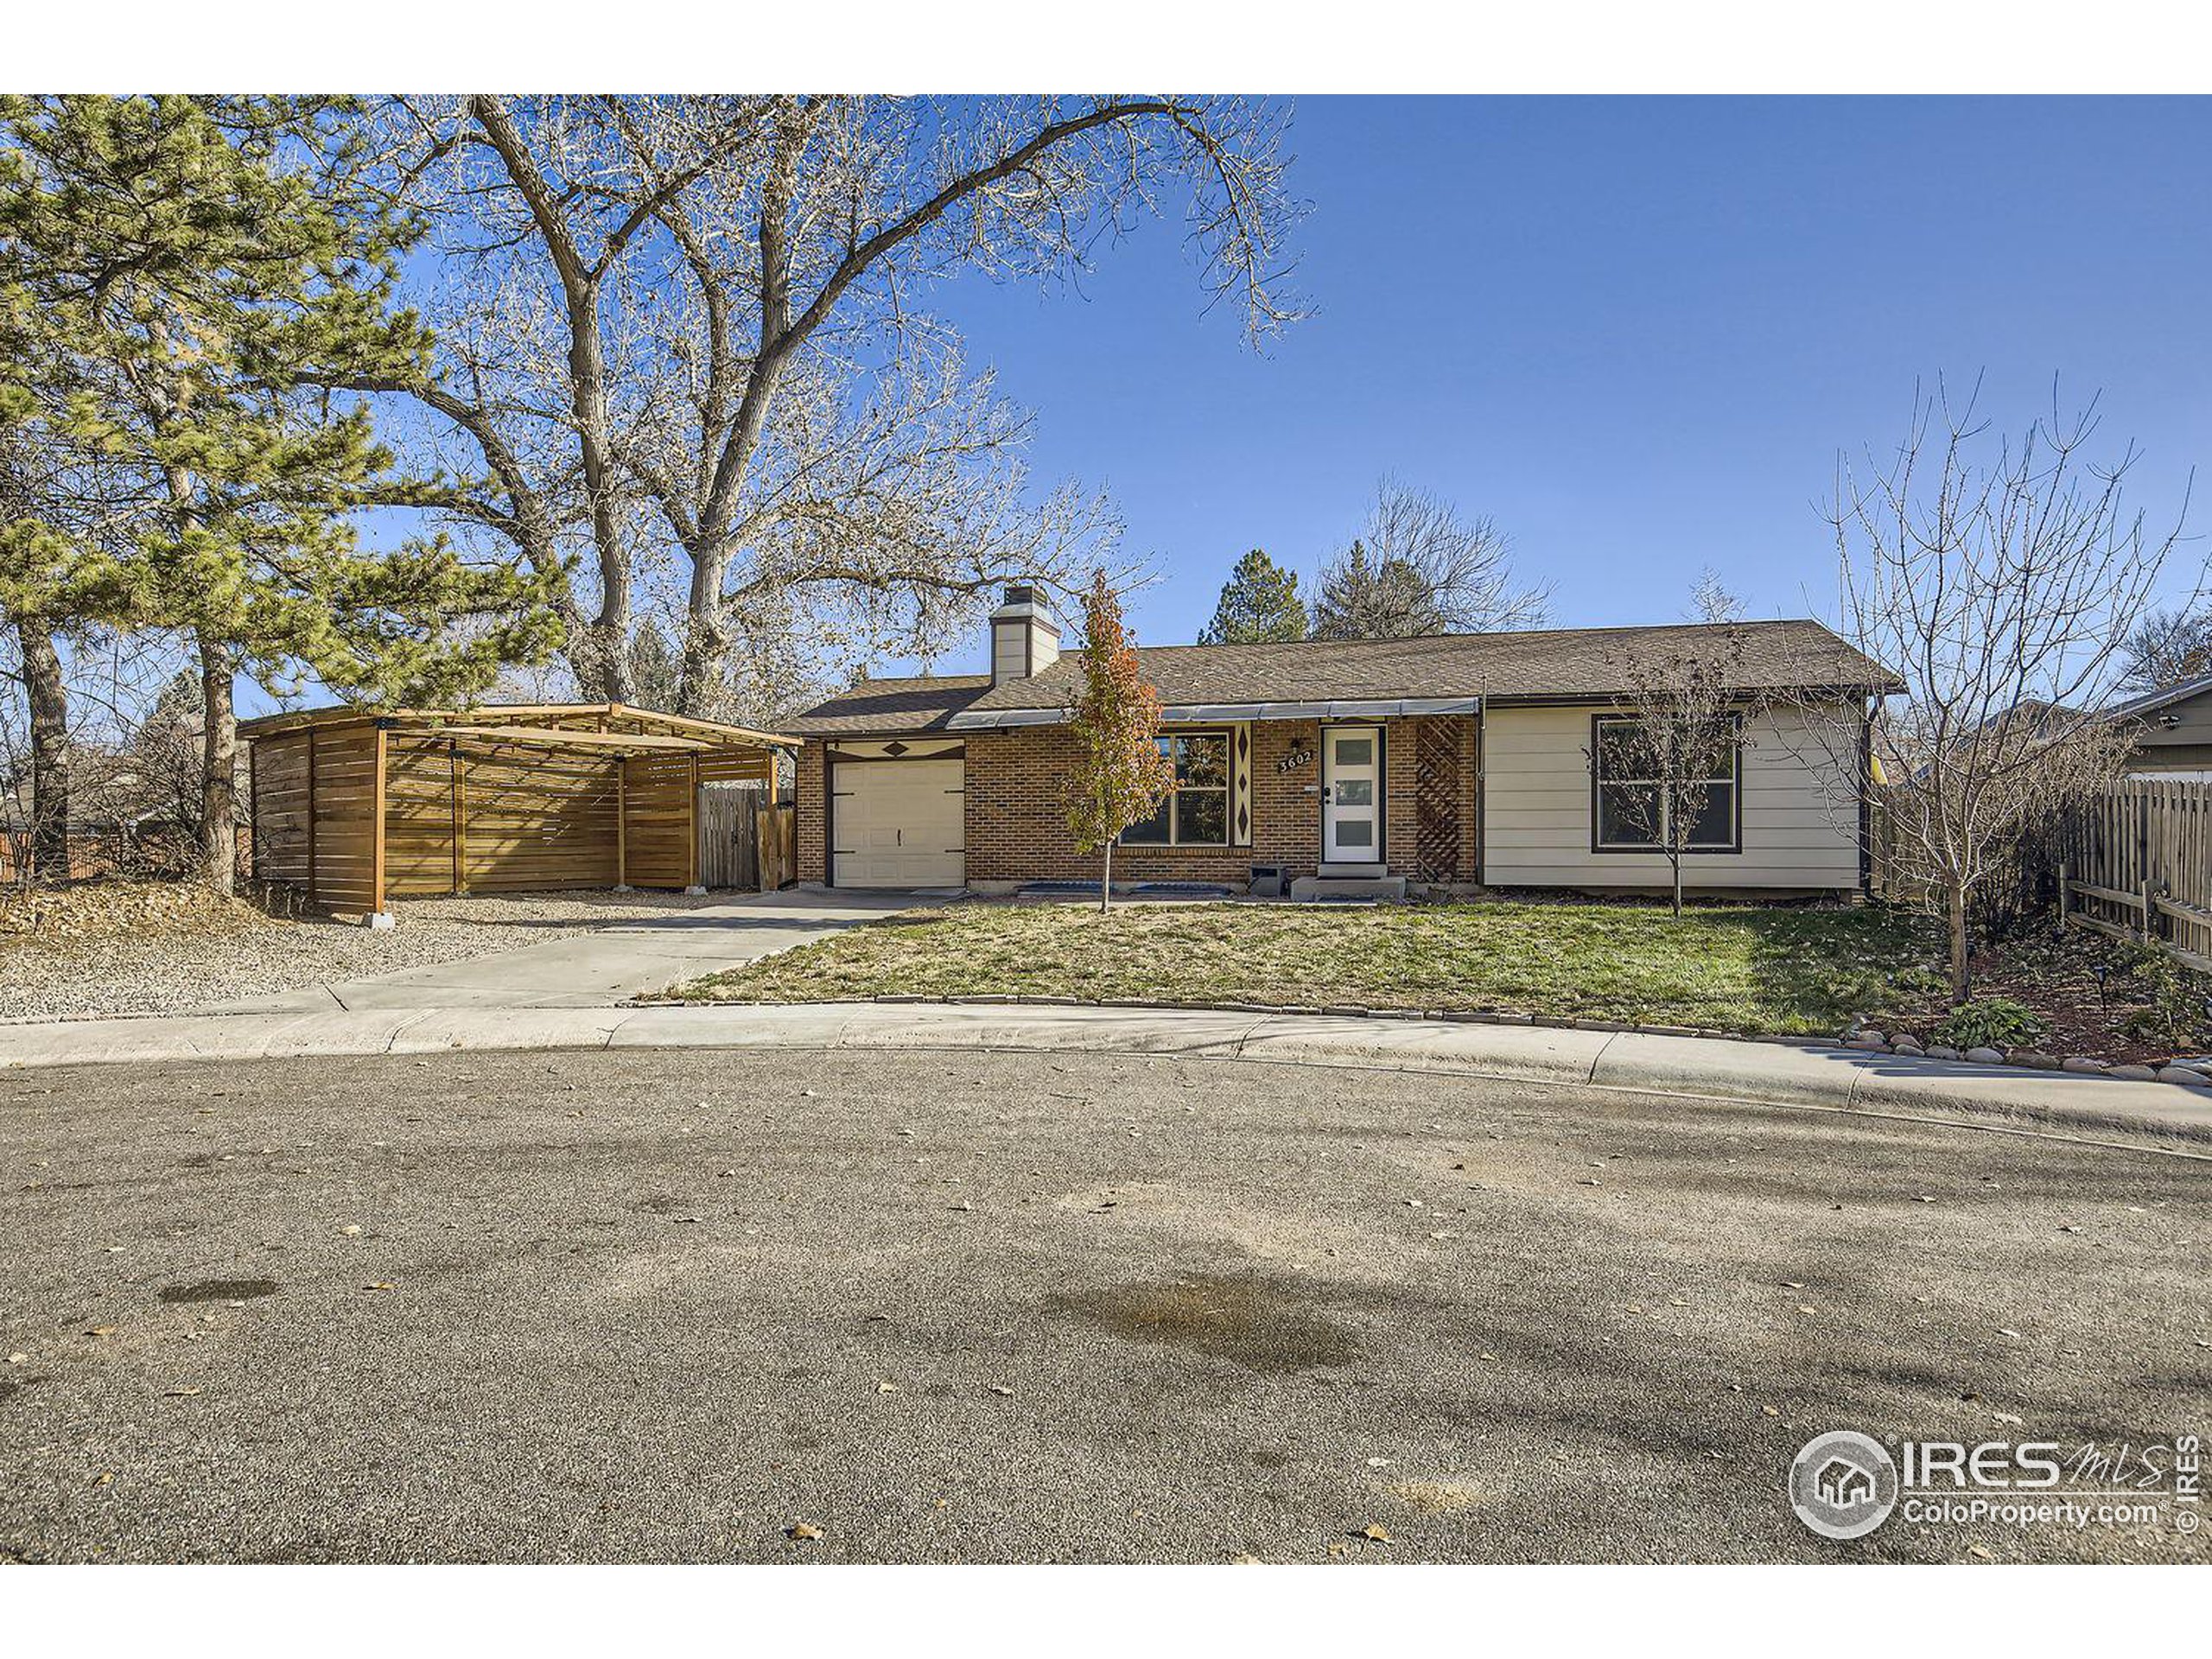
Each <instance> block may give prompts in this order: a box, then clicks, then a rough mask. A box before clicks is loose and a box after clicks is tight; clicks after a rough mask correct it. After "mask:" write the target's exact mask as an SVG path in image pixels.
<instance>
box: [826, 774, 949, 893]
mask: <svg viewBox="0 0 2212 1659" xmlns="http://www.w3.org/2000/svg"><path fill="white" fill-rule="evenodd" d="M830 777H831V779H832V788H831V792H830V798H829V833H830V836H831V837H832V839H831V841H830V843H829V851H830V857H831V860H832V863H831V865H830V877H829V879H830V880H831V881H832V882H834V883H835V884H836V886H838V887H959V886H960V885H961V884H962V883H963V881H964V880H966V874H965V872H966V866H967V859H966V857H965V855H963V851H962V847H963V836H962V834H961V829H962V822H961V820H962V810H961V803H962V799H963V797H962V794H961V782H962V779H961V763H960V762H959V761H957V760H861V761H854V760H840V761H838V762H837V763H836V766H833V767H832V768H831V769H830Z"/></svg>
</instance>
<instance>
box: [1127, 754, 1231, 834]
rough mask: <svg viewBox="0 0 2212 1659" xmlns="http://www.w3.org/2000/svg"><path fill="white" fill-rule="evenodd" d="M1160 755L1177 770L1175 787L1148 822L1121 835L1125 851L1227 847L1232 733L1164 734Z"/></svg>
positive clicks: (1141, 822) (1139, 821) (1138, 824)
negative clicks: (1128, 848) (1130, 849)
mask: <svg viewBox="0 0 2212 1659" xmlns="http://www.w3.org/2000/svg"><path fill="white" fill-rule="evenodd" d="M1158 741H1159V743H1160V753H1162V754H1164V755H1166V757H1167V759H1168V760H1169V761H1170V762H1171V763H1172V764H1173V766H1174V768H1175V787H1174V788H1173V789H1172V790H1170V791H1168V792H1167V793H1166V795H1165V796H1163V797H1162V798H1160V804H1159V806H1158V807H1156V808H1154V810H1153V814H1152V816H1151V817H1148V818H1140V819H1138V820H1137V822H1136V823H1133V824H1131V825H1130V826H1129V827H1128V829H1124V830H1122V833H1121V836H1119V838H1118V839H1119V843H1120V844H1121V845H1122V846H1124V847H1226V846H1228V845H1229V734H1228V733H1227V732H1164V733H1162V734H1160V738H1159V740H1158Z"/></svg>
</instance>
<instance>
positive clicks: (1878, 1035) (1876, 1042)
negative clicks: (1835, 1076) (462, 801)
mask: <svg viewBox="0 0 2212 1659" xmlns="http://www.w3.org/2000/svg"><path fill="white" fill-rule="evenodd" d="M1844 1046H1845V1047H1846V1048H1855V1049H1859V1050H1861V1051H1862V1052H1866V1053H1869V1054H1897V1055H1902V1056H1904V1058H1909V1059H1919V1060H1951V1061H1957V1062H1960V1063H1961V1064H1964V1065H2018V1066H2025V1067H2027V1068H2029V1069H2030V1070H2031V1071H2073V1072H2078V1073H2080V1074H2082V1075H2083V1076H2086V1077H2111V1078H2113V1079H2115V1080H2116V1081H2119V1082H2121V1083H2172V1084H2180V1085H2181V1086H2182V1087H2183V1088H2185V1089H2212V1066H2206V1065H2155V1066H2154V1065H2113V1064H2111V1063H2110V1062H2109V1061H2107V1060H2100V1059H2095V1058H2092V1057H2091V1056H2089V1055H2087V1054H2069V1055H2068V1056H2066V1057H2065V1058H2060V1057H2059V1056H2057V1055H2056V1054H2047V1053H2045V1052H2044V1051H2043V1050H2041V1049H2037V1048H1969V1049H1967V1050H1965V1051H1964V1052H1961V1051H1960V1050H1958V1049H1955V1048H1953V1047H1951V1046H1948V1044H1944V1043H1930V1044H1929V1045H1927V1046H1925V1047H1923V1046H1922V1045H1921V1043H1920V1041H1919V1039H1916V1038H1914V1037H1910V1036H1899V1037H1896V1038H1891V1037H1889V1036H1887V1035H1885V1033H1882V1032H1879V1031H1877V1030H1876V1029H1874V1027H1872V1026H1861V1027H1859V1028H1858V1029H1857V1030H1855V1031H1853V1032H1852V1033H1850V1034H1849V1035H1848V1036H1847V1037H1846V1038H1845V1039H1844Z"/></svg>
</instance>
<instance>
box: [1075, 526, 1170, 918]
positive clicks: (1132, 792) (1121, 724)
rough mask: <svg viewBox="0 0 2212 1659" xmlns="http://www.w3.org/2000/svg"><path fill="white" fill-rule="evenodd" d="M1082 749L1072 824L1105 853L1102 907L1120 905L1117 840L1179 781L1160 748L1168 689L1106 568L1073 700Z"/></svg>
mask: <svg viewBox="0 0 2212 1659" xmlns="http://www.w3.org/2000/svg"><path fill="white" fill-rule="evenodd" d="M1068 726H1069V729H1070V733H1071V735H1072V737H1073V738H1074V741H1075V747H1076V758H1075V763H1074V765H1073V766H1071V767H1070V768H1069V770H1068V779H1067V785H1066V805H1067V814H1068V827H1069V828H1070V829H1072V830H1073V831H1074V832H1075V844H1076V847H1077V849H1078V850H1080V851H1082V852H1086V853H1097V854H1099V855H1101V860H1100V864H1099V870H1098V908H1099V909H1100V911H1102V912H1103V911H1105V910H1106V909H1108V908H1109V906H1110V905H1111V903H1112V899H1113V892H1114V842H1115V840H1116V837H1117V836H1120V835H1121V833H1122V831H1123V830H1124V829H1128V827H1129V826H1130V825H1131V824H1133V823H1136V822H1137V821H1138V820H1139V819H1141V818H1144V817H1149V816H1150V815H1151V813H1152V811H1153V809H1154V808H1155V807H1156V806H1158V805H1159V804H1160V800H1161V798H1163V797H1165V796H1166V793H1167V792H1168V791H1169V790H1170V789H1172V788H1173V786H1174V783H1175V772H1174V767H1173V764H1172V763H1171V762H1170V761H1169V760H1168V759H1167V757H1166V755H1165V754H1164V753H1161V752H1160V693H1159V692H1158V691H1157V690H1154V687H1153V686H1152V684H1151V683H1150V682H1148V681H1147V680H1146V678H1145V677H1144V671H1143V668H1142V666H1141V664H1140V662H1139V660H1138V658H1137V647H1136V640H1135V636H1134V635H1132V634H1131V633H1130V632H1129V628H1128V624H1127V623H1125V622H1124V621H1123V620H1122V601H1121V598H1120V596H1119V595H1118V594H1116V593H1115V591H1114V588H1113V586H1112V584H1111V583H1109V582H1108V581H1107V578H1106V573H1105V572H1104V571H1103V570H1096V571H1094V572H1092V574H1091V579H1090V591H1089V592H1088V593H1087V594H1084V598H1083V650H1082V653H1081V657H1080V659H1079V661H1078V663H1077V672H1076V677H1075V685H1074V687H1073V690H1072V691H1071V700H1070V702H1069V705H1068Z"/></svg>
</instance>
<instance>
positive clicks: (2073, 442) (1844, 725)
mask: <svg viewBox="0 0 2212 1659" xmlns="http://www.w3.org/2000/svg"><path fill="white" fill-rule="evenodd" d="M1977 390H1978V389H1977ZM1974 404H1975V398H1974V396H1969V397H1967V398H1966V399H1964V400H1963V402H1962V403H1961V404H1957V405H1955V404H1953V403H1952V401H1951V400H1950V398H1949V397H1948V395H1947V393H1946V391H1945V390H1944V388H1943V387H1942V385H1941V383H1940V382H1939V383H1938V385H1937V386H1936V390H1935V391H1934V392H1933V393H1928V392H1924V391H1916V393H1915V395H1914V399H1913V408H1912V415H1911V418H1910V423H1909V424H1908V427H1907V429H1906V434H1905V437H1904V442H1902V443H1900V444H1899V445H1898V446H1897V448H1895V449H1894V450H1891V451H1887V452H1879V453H1878V452H1872V451H1870V452H1869V453H1868V454H1867V456H1866V461H1865V463H1864V465H1863V467H1854V466H1853V464H1852V463H1851V462H1850V461H1849V460H1848V458H1846V459H1845V460H1843V461H1840V463H1839V467H1838V476H1837V482H1836V493H1835V498H1834V505H1833V507H1832V509H1831V512H1830V517H1831V520H1832V522H1833V524H1834V530H1835V536H1836V546H1837V551H1838V556H1839V574H1840V584H1841V588H1842V594H1841V611H1842V615H1841V620H1840V632H1842V633H1843V635H1844V637H1845V638H1846V639H1848V640H1850V641H1851V643H1853V645H1856V646H1857V647H1858V648H1859V652H1861V653H1862V654H1863V655H1864V656H1866V658H1870V659H1872V661H1873V662H1874V663H1877V664H1880V665H1881V666H1882V667H1884V668H1885V669H1886V670H1888V671H1891V672H1893V673H1894V674H1896V675H1897V677H1899V678H1900V679H1901V680H1902V681H1903V683H1904V691H1903V693H1902V694H1901V695H1900V696H1897V698H1896V700H1895V701H1894V702H1891V703H1890V704H1889V706H1888V707H1887V708H1886V709H1884V711H1883V713H1882V715H1881V721H1880V729H1879V741H1880V742H1881V744H1882V747H1883V752H1884V755H1885V769H1889V770H1892V771H1893V772H1895V773H1897V774H1898V775H1895V776H1892V778H1891V783H1890V786H1889V787H1888V788H1887V789H1886V790H1885V791H1883V793H1882V796H1881V806H1882V810H1883V812H1884V815H1885V819H1886V829H1885V846H1886V847H1887V848H1888V849H1890V851H1891V853H1892V854H1893V855H1894V856H1895V858H1896V860H1897V872H1896V873H1897V876H1898V877H1899V878H1900V880H1899V881H1898V883H1897V886H1898V887H1899V890H1900V891H1902V892H1904V893H1924V894H1925V895H1927V899H1926V902H1928V903H1929V905H1930V906H1931V908H1933V909H1934V910H1935V911H1936V912H1937V913H1939V914H1940V915H1941V916H1942V918H1943V922H1944V925H1945V930H1946V933H1947V935H1948V944H1947V953H1948V963H1949V977H1950V990H1951V995H1952V997H1953V999H1954V1000H1955V1001H1961V1002H1963V1001H1966V1000H1967V997H1968V996H1969V995H1971V993H1972V990H1973V982H1974V981H1973V948H1972V947H1973V941H1972V938H1971V930H1970V927H1969V922H1968V918H1969V915H1970V912H1971V907H1972V906H1973V904H1974V900H1975V898H1976V895H1977V893H1979V892H1980V889H1981V888H1982V887H1983V886H1984V884H1985V883H1986V882H1987V881H1989V880H1990V879H1991V878H1992V877H1993V876H1994V875H1996V874H1998V873H1999V872H2000V871H2001V870H2003V869H2004V868H2006V866H2007V864H2008V862H2009V861H2010V860H2011V858H2012V856H2013V855H2015V854H2016V853H2017V852H2018V849H2019V848H2020V846H2021V843H2022V842H2023V839H2024V837H2025V836H2028V835H2029V834H2030V833H2031V831H2033V830H2035V829H2038V828H2040V827H2042V826H2044V825H2045V824H2048V823H2052V822H2054V821H2055V820H2056V819H2058V818H2060V817H2063V815H2064V814H2065V813H2066V812H2068V811H2069V810H2070V809H2072V808H2074V807H2075V806H2076V805H2078V804H2081V803H2082V802H2084V801H2086V800H2088V799H2089V798H2092V797H2094V796H2095V795H2097V794H2099V793H2100V792H2101V791H2103V790H2104V789H2105V788H2106V787H2107V785H2109V784H2110V783H2111V782H2112V781H2113V779H2116V778H2118V777H2119V776H2120V772H2121V770H2122V767H2123V764H2124V761H2125V760H2126V754H2127V752H2128V749H2129V747H2131V735H2130V734H2129V733H2128V732H2127V731H2126V729H2125V727H2124V725H2123V724H2122V723H2121V722H2118V721H2109V720H2106V719H2103V718H2101V716H2100V715H2099V713H2098V711H2099V709H2101V708H2102V707H2103V706H2104V705H2106V704H2107V703H2108V702H2110V701H2111V700H2112V697H2113V692H2114V690H2115V689H2116V684H2117V682H2118V681H2119V679H2120V676H2121V674H2122V672H2123V670H2124V663H2123V659H2122V658H2121V656H2120V653H2119V652H2117V651H2116V650H2115V647H2114V642H2115V641H2118V640H2121V639H2126V638H2127V637H2129V636H2130V635H2131V634H2133V633H2135V632H2137V631H2138V630H2139V628H2140V627H2141V626H2143V624H2144V622H2145V620H2146V619H2147V618H2148V617H2149V616H2150V615H2151V614H2152V611H2153V610H2154V609H2155V608H2156V606H2157V603H2158V598H2159V595H2160V594H2161V593H2162V592H2163V591H2166V590H2168V589H2170V588H2171V589H2177V590H2178V591H2180V592H2181V593H2183V594H2185V595H2186V598H2185V601H2184V602H2183V610H2184V611H2188V610H2193V609H2194V608H2196V605H2197V604H2198V603H2199V602H2200V601H2201V599H2202V595H2203V594H2204V591H2205V578H2206V568H2205V565H2204V563H2202V560H2198V561H2196V562H2195V563H2191V564H2189V565H2188V566H2187V567H2186V568H2183V560H2181V559H2180V558H2178V557H2177V552H2178V550H2179V548H2180V545H2181V542H2182V533H2183V525H2184V524H2185V521H2186V517H2187V511H2188V501H2187V492H2186V491H2185V490H2184V492H2183V501H2182V505H2181V506H2180V507H2179V508H2178V509H2177V511H2176V513H2175V516H2174V519H2173V521H2172V524H2171V527H2167V528H2153V527H2152V525H2151V524H2150V523H2149V521H2148V520H2147V518H2146V517H2145V514H2144V512H2142V511H2140V510H2139V509H2138V508H2136V507H2135V506H2134V505H2133V504H2132V503H2131V502H2130V500H2129V499H2128V497H2127V494H2126V483H2127V481H2128V479H2129V477H2130V475H2131V474H2133V472H2134V470H2135V467H2136V465H2137V461H2138V458H2139V455H2138V451H2137V450H2136V449H2135V448H2134V446H2133V445H2132V444H2129V445H2124V446H2121V447H2120V450H2119V453H2118V454H2117V455H2116V456H2114V457H2113V458H2112V459H2109V460H2105V461H2094V460H2092V459H2091V458H2090V456H2089V454H2088V448H2089V446H2090V444H2091V442H2092V441H2093V440H2094V438H2095V437H2096V435H2097V430H2098V425H2099V420H2098V416H2097V413H2096V404H2095V402H2094V400H2092V402H2091V403H2090V404H2089V405H2088V407H2087V408H2086V409H2083V410H2081V411H2079V412H2077V413H2073V414H2067V413H2065V412H2063V411H2062V410H2060V409H2059V408H2058V407H2057V405H2056V401H2055V399H2054V405H2053V410H2052V413H2051V415H2050V416H2049V417H2047V418H2044V419H2039V420H2037V421H2036V422H2034V423H2031V425H2029V426H2028V427H2027V429H2025V431H2024V432H2023V433H2022V434H2021V435H2019V436H2018V437H2016V438H2015V437H2007V436H2005V435H2002V434H2000V433H1998V432H1996V431H1994V430H1993V428H1992V426H1991V424H1990V423H1988V422H1986V421H1985V420H1982V419H1981V418H1980V417H1979V416H1977V415H1976V412H1975V407H1974ZM1838 689H1839V690H1843V689H1845V688H1838ZM1857 690H1859V693H1860V694H1861V698H1862V699H1863V700H1861V701H1859V702H1855V703H1854V702H1853V700H1851V699H1848V698H1838V699H1829V700H1827V701H1815V700H1811V699H1808V701H1807V702H1805V705H1804V708H1803V715H1804V718H1803V720H1802V722H1801V725H1802V730H1803V731H1804V732H1805V733H1806V734H1807V741H1808V742H1810V743H1811V744H1813V745H1815V746H1817V747H1819V748H1820V749H1821V751H1822V752H1823V754H1824V756H1825V758H1826V760H1827V763H1828V764H1827V766H1821V767H1817V768H1815V777H1816V778H1820V779H1827V780H1832V781H1831V782H1830V785H1829V787H1830V789H1831V791H1832V792H1833V794H1834V799H1835V801H1836V804H1838V805H1840V806H1842V807H1844V808H1846V810H1849V811H1851V812H1852V813H1853V815H1854V816H1855V815H1856V813H1857V811H1858V792H1859V780H1860V779H1863V778H1865V777H1866V772H1867V760H1866V753H1865V744H1866V719H1865V711H1866V704H1867V702H1875V703H1877V704H1878V703H1879V702H1881V701H1882V698H1883V692H1884V688H1883V687H1881V686H1878V685H1873V684H1869V685H1866V686H1863V687H1859V688H1857ZM1841 784H1848V785H1849V786H1850V787H1849V790H1848V792H1847V793H1846V792H1843V791H1841V790H1840V785H1841Z"/></svg>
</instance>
